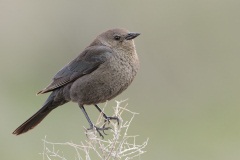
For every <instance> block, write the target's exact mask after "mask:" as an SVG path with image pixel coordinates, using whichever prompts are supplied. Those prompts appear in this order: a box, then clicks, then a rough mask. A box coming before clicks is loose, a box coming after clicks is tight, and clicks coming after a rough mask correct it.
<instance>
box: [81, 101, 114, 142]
mask: <svg viewBox="0 0 240 160" xmlns="http://www.w3.org/2000/svg"><path fill="white" fill-rule="evenodd" d="M79 107H80V108H81V110H82V112H83V114H84V116H85V117H86V119H87V121H88V123H89V125H90V128H88V129H87V130H92V129H93V128H95V129H96V131H97V132H98V134H99V135H100V136H101V137H102V138H104V137H103V134H102V133H101V132H100V131H102V132H103V133H104V134H105V132H104V131H105V130H108V129H111V128H110V127H105V125H104V126H103V127H101V128H100V127H96V126H95V125H93V123H92V121H91V120H90V118H89V116H88V114H87V112H86V110H85V108H84V106H83V105H79ZM105 135H106V134H105Z"/></svg>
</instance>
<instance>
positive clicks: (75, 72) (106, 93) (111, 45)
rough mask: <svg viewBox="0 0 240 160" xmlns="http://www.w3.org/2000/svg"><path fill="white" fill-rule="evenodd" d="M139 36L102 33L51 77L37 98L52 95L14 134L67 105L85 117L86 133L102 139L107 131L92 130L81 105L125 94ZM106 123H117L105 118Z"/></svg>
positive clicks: (134, 68)
mask: <svg viewBox="0 0 240 160" xmlns="http://www.w3.org/2000/svg"><path fill="white" fill-rule="evenodd" d="M138 35H140V33H133V32H129V31H128V30H126V29H110V30H108V31H106V32H103V33H102V34H100V35H99V36H97V37H96V39H95V40H94V41H93V42H92V43H91V44H90V45H89V46H88V47H86V48H85V50H84V51H83V52H82V53H81V54H79V55H78V56H77V57H76V58H75V59H74V60H72V61H71V62H70V63H69V64H67V65H66V66H65V67H63V68H62V69H61V70H60V71H58V72H57V74H56V75H55V76H54V77H53V79H52V82H51V83H50V84H49V85H48V86H47V87H46V88H44V89H43V90H41V91H39V92H38V93H37V94H43V93H47V92H52V93H51V94H50V95H49V97H48V99H47V100H46V102H45V103H44V104H43V106H42V108H41V109H40V110H39V111H38V112H37V113H35V114H34V115H33V116H32V117H30V118H29V119H28V120H27V121H25V122H24V123H23V124H22V125H20V126H19V127H18V128H17V129H16V130H15V131H14V132H13V134H16V135H19V134H22V133H25V132H27V131H29V130H30V129H32V128H34V127H35V126H36V125H38V124H39V123H40V122H41V121H42V120H43V119H44V118H45V117H46V116H47V115H48V114H49V113H50V112H51V111H52V110H53V109H55V108H56V107H58V106H60V105H63V104H65V103H67V102H70V101H72V102H76V103H78V105H79V107H80V108H81V110H82V112H83V113H84V115H85V117H86V119H87V120H88V123H89V125H90V128H89V129H93V128H96V131H97V132H98V133H99V134H100V136H102V137H103V135H102V133H101V132H100V131H102V132H103V133H104V131H105V130H107V129H109V128H110V127H105V125H104V126H103V127H97V126H95V125H94V124H93V123H92V122H91V120H90V118H89V117H88V114H87V112H86V111H85V108H84V105H94V106H95V107H96V108H97V109H98V110H99V112H102V110H101V109H100V108H99V107H98V106H97V104H98V103H102V102H105V101H107V100H111V99H112V98H114V97H116V96H117V95H118V94H120V93H121V92H122V91H124V90H125V89H126V88H127V87H128V86H129V85H130V84H131V82H132V81H133V79H134V77H135V76H136V74H137V71H138V69H139V60H138V56H137V53H136V49H135V45H134V41H133V39H134V38H135V37H137V36H138ZM102 114H103V117H104V119H105V122H106V121H109V120H111V119H114V120H117V121H118V118H117V117H108V116H106V115H105V114H104V113H102Z"/></svg>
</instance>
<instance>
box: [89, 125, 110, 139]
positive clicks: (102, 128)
mask: <svg viewBox="0 0 240 160" xmlns="http://www.w3.org/2000/svg"><path fill="white" fill-rule="evenodd" d="M94 128H95V129H96V131H97V132H98V134H99V135H100V136H101V137H102V139H103V138H104V136H103V134H105V135H107V134H106V133H105V130H109V129H112V128H111V127H105V125H103V127H97V126H95V125H91V126H90V128H88V129H87V130H93V129H94ZM101 132H102V133H103V134H102V133H101Z"/></svg>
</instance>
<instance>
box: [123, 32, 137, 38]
mask: <svg viewBox="0 0 240 160" xmlns="http://www.w3.org/2000/svg"><path fill="white" fill-rule="evenodd" d="M139 35H140V33H134V32H130V33H128V34H127V36H126V37H125V39H126V40H131V39H134V38H136V37H137V36H139Z"/></svg>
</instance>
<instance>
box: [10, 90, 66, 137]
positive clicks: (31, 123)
mask: <svg viewBox="0 0 240 160" xmlns="http://www.w3.org/2000/svg"><path fill="white" fill-rule="evenodd" d="M62 95H63V94H62V89H58V90H55V91H53V92H52V93H51V94H50V95H49V97H48V99H47V100H46V102H45V103H44V105H43V107H42V108H41V109H40V110H39V111H37V113H35V114H34V115H33V116H32V117H30V118H29V119H28V120H26V121H25V122H24V123H23V124H22V125H20V126H19V127H18V128H17V129H16V130H15V131H14V132H13V134H15V135H19V134H22V133H25V132H27V131H29V130H31V129H33V128H34V127H35V126H37V125H38V124H39V123H40V122H41V121H42V120H43V119H44V118H45V117H46V116H47V115H48V114H49V113H50V112H51V111H52V110H53V109H54V108H56V107H58V106H60V105H63V104H64V103H67V102H68V101H67V100H65V98H64V97H63V96H62Z"/></svg>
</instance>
